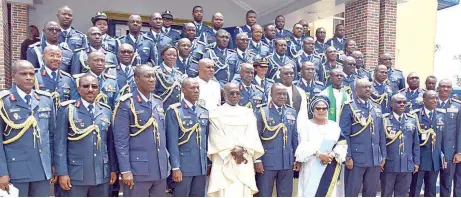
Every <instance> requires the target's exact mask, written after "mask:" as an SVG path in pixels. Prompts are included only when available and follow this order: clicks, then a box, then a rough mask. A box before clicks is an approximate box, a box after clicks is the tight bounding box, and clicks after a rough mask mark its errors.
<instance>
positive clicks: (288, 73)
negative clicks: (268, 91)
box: [282, 72, 295, 75]
mask: <svg viewBox="0 0 461 198" xmlns="http://www.w3.org/2000/svg"><path fill="white" fill-rule="evenodd" d="M282 74H283V75H294V74H295V73H294V72H282Z"/></svg>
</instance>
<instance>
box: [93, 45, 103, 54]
mask: <svg viewBox="0 0 461 198" xmlns="http://www.w3.org/2000/svg"><path fill="white" fill-rule="evenodd" d="M90 49H91V51H92V52H102V53H104V51H103V49H102V46H101V48H99V49H96V48H94V47H92V46H90Z"/></svg>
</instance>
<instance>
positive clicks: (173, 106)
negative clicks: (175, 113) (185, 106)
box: [168, 102, 181, 109]
mask: <svg viewBox="0 0 461 198" xmlns="http://www.w3.org/2000/svg"><path fill="white" fill-rule="evenodd" d="M179 106H181V103H180V102H177V103H174V104H171V105H170V106H169V107H168V109H177V108H178V107H179Z"/></svg>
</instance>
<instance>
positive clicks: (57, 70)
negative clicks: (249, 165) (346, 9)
mask: <svg viewBox="0 0 461 198" xmlns="http://www.w3.org/2000/svg"><path fill="white" fill-rule="evenodd" d="M72 14H73V13H72V10H71V9H70V8H69V7H67V6H65V7H62V8H60V9H59V11H58V14H57V17H58V22H54V21H50V22H47V23H46V24H45V26H44V29H43V36H42V38H41V41H40V42H38V43H36V44H33V45H31V46H30V47H29V49H28V50H27V61H17V62H15V63H14V64H13V66H12V73H13V79H14V85H13V87H12V88H11V89H10V90H4V91H2V92H0V117H1V119H0V129H1V130H2V131H3V134H2V136H0V137H1V139H0V140H1V141H2V142H3V143H2V146H1V147H0V159H1V160H0V189H3V190H7V189H8V188H9V186H8V184H9V183H11V184H13V185H14V186H15V187H16V188H18V189H19V192H20V196H49V185H50V183H51V184H55V195H56V196H109V195H111V192H110V191H114V192H115V196H118V187H117V186H116V184H118V182H117V180H118V178H119V176H121V181H122V184H123V194H124V196H165V189H167V188H170V189H172V190H173V195H175V196H184V197H185V196H205V187H206V176H207V172H209V170H208V169H209V168H210V166H209V165H210V164H209V161H208V159H207V155H206V151H207V136H208V115H209V112H208V110H207V109H206V108H205V106H206V105H205V104H203V100H199V96H200V92H202V91H206V90H201V89H200V87H199V84H198V82H197V80H196V79H197V78H199V77H197V76H198V72H199V68H200V65H201V60H203V59H205V58H206V59H211V60H212V61H213V62H214V79H213V80H214V81H217V82H219V83H220V85H221V88H222V87H223V86H224V85H225V84H228V83H235V86H237V87H238V92H236V93H233V94H232V96H235V94H237V95H238V96H239V101H238V105H241V106H246V107H248V108H251V109H253V111H254V113H255V116H256V118H257V121H258V131H259V134H260V136H261V141H262V142H263V146H264V148H265V151H266V154H265V155H264V156H263V157H262V158H261V159H256V163H255V171H256V173H257V175H256V178H257V185H258V188H259V191H260V193H259V195H261V196H271V195H272V186H273V184H274V181H275V180H277V194H278V195H279V196H291V193H292V188H293V187H292V179H293V170H295V171H299V166H298V164H297V163H293V162H294V160H293V154H294V152H295V151H296V147H297V145H298V142H297V133H298V132H297V128H296V125H297V120H296V118H297V115H296V114H297V113H296V110H295V109H294V108H293V107H291V106H290V105H287V104H286V100H287V97H288V96H289V95H288V93H287V91H286V89H284V88H285V85H282V84H280V83H278V82H280V81H281V76H280V74H281V71H280V68H281V67H284V66H287V65H291V66H292V67H293V71H294V79H295V80H296V81H295V82H294V83H293V84H294V85H295V86H298V87H300V88H301V89H302V90H304V91H305V93H306V96H305V97H306V99H307V101H308V102H309V100H310V99H311V98H312V97H313V96H315V95H317V94H319V93H320V92H321V91H322V90H324V89H325V88H326V87H328V86H329V85H331V84H332V81H331V79H330V71H332V70H334V69H336V70H337V69H341V70H342V71H343V76H344V77H343V78H339V79H334V80H335V81H334V83H338V82H337V81H339V82H340V83H341V84H342V85H341V86H342V87H343V88H348V90H349V92H348V94H349V95H350V98H351V100H348V101H346V102H345V104H344V105H343V108H342V110H341V113H340V120H339V121H338V123H339V125H340V127H341V130H342V133H343V135H344V136H345V137H346V140H347V143H348V155H347V158H346V162H345V164H346V169H345V175H346V177H345V186H346V187H345V191H346V196H358V194H359V192H360V189H361V188H362V186H363V190H362V195H363V196H376V193H377V186H378V181H379V178H381V190H382V196H392V195H394V196H406V194H407V193H408V189H410V196H419V193H420V190H421V187H422V184H423V182H424V187H425V189H424V193H425V195H426V196H435V195H436V181H437V177H438V176H439V172H440V183H441V188H440V195H441V196H450V194H451V188H452V181H454V185H455V187H454V189H455V190H454V195H455V196H461V190H460V189H461V171H459V170H461V169H459V168H457V166H459V165H458V163H459V162H461V146H459V145H458V144H459V142H461V141H458V137H460V135H459V132H458V129H457V127H456V123H457V122H459V121H460V120H459V119H461V116H458V111H459V109H460V108H461V102H459V101H458V100H456V99H453V98H451V96H450V94H451V90H452V84H451V82H450V81H447V80H442V81H440V82H439V84H438V87H437V91H438V93H437V92H435V91H433V89H431V88H428V89H427V90H423V89H420V88H419V76H418V75H417V74H416V73H410V74H409V75H408V77H407V79H406V83H407V84H408V87H405V79H404V77H403V74H402V72H401V71H399V70H397V69H394V68H393V65H392V57H391V56H390V55H389V54H383V55H381V57H380V58H379V65H378V66H376V67H375V69H374V70H373V71H370V72H368V71H366V69H365V68H366V66H365V64H364V62H363V54H362V53H361V52H360V51H357V49H356V46H355V42H354V41H352V40H347V39H346V38H345V29H344V26H343V25H338V26H336V29H335V33H334V37H333V38H331V39H330V40H328V41H325V37H326V32H325V29H324V28H319V29H317V30H316V34H315V37H316V40H314V38H313V37H310V36H308V35H305V34H304V33H303V25H302V24H301V23H297V24H295V25H294V26H293V32H291V31H289V30H286V29H284V26H285V18H284V17H283V16H277V17H276V18H275V23H274V24H273V25H272V24H271V25H267V26H265V27H264V28H263V27H261V26H260V25H258V24H256V19H257V14H256V12H254V11H251V10H250V11H248V12H247V14H246V24H245V25H244V26H241V27H238V28H237V30H236V35H235V37H234V38H232V36H231V35H230V34H229V33H228V32H227V31H226V30H224V29H222V28H221V27H222V26H223V15H222V14H221V13H216V14H214V15H213V18H212V24H213V25H212V26H213V27H209V26H207V25H206V24H204V23H203V21H202V19H203V9H202V7H200V6H196V7H194V8H193V10H192V15H193V18H194V21H193V22H191V23H186V24H184V26H183V29H182V32H181V33H179V31H177V30H174V29H172V27H171V25H172V21H173V16H172V14H171V12H170V11H165V12H163V13H162V14H160V13H154V14H152V15H150V16H149V21H148V22H149V24H150V26H151V29H150V30H149V32H147V33H142V32H141V27H142V25H143V20H142V18H141V17H140V16H139V15H131V16H130V17H129V18H128V19H127V22H128V23H127V24H128V29H129V32H128V34H127V35H126V36H122V37H120V38H113V37H111V36H109V35H108V34H107V31H108V28H107V27H108V22H109V19H108V17H107V16H106V15H105V14H104V13H101V12H99V13H97V15H96V16H94V17H93V18H92V19H91V21H92V23H93V25H94V27H90V28H89V29H88V31H87V33H86V35H84V34H83V33H81V32H79V31H77V30H75V29H74V28H73V27H72V26H71V24H72ZM234 41H235V42H234ZM234 47H235V49H234ZM34 68H35V69H34ZM433 84H435V83H433ZM335 87H336V86H335ZM269 94H270V96H269ZM269 97H271V98H272V100H271V101H269V100H268V98H269ZM170 169H171V172H170ZM458 169H459V170H458ZM381 172H382V173H381ZM380 175H381V177H380ZM167 177H170V179H171V180H172V182H171V183H172V185H170V184H168V187H167ZM168 183H169V182H168ZM113 184H115V185H114V186H112V185H113Z"/></svg>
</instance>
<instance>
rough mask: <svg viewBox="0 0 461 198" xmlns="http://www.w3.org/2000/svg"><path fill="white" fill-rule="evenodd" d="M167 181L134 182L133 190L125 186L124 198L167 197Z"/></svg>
mask: <svg viewBox="0 0 461 198" xmlns="http://www.w3.org/2000/svg"><path fill="white" fill-rule="evenodd" d="M165 190H166V179H162V180H157V181H134V186H133V189H130V187H128V185H126V184H123V196H124V197H165V196H166V193H165Z"/></svg>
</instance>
